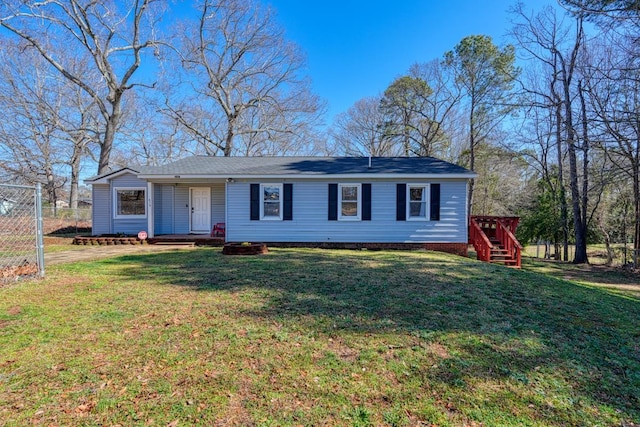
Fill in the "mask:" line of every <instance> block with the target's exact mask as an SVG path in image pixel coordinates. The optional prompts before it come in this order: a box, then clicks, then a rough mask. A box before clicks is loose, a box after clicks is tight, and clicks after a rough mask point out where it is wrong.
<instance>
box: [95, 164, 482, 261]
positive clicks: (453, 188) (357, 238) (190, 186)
mask: <svg viewBox="0 0 640 427" xmlns="http://www.w3.org/2000/svg"><path fill="white" fill-rule="evenodd" d="M475 176H476V174H475V173H474V172H472V171H470V170H467V169H465V168H463V167H460V166H457V165H454V164H452V163H448V162H445V161H442V160H438V159H435V158H432V157H373V158H368V157H209V156H193V157H189V158H185V159H182V160H178V161H175V162H172V163H169V164H166V165H162V166H144V167H134V168H122V169H119V170H116V171H112V172H109V173H105V174H102V175H99V176H95V177H92V178H89V179H87V180H86V181H85V182H86V183H87V184H91V185H92V202H93V233H94V234H96V235H100V234H115V233H125V234H136V233H138V232H139V231H142V230H144V231H146V232H147V234H148V236H149V237H154V236H159V235H172V234H209V233H211V231H212V228H213V227H214V225H215V224H217V223H225V224H226V236H225V238H226V241H229V242H243V241H253V242H268V243H272V244H282V245H285V244H301V243H304V244H312V245H317V246H329V247H331V246H334V247H338V246H340V245H346V246H353V244H362V245H363V246H364V247H388V248H390V247H407V246H409V247H412V246H416V247H423V248H427V249H435V250H444V251H447V252H454V253H460V254H466V252H467V242H468V223H469V220H468V218H467V197H466V195H467V187H468V184H469V181H470V180H471V179H473V178H474V177H475Z"/></svg>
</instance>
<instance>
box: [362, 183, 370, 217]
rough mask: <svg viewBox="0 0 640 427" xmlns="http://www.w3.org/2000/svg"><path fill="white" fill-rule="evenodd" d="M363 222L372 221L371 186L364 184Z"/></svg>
mask: <svg viewBox="0 0 640 427" xmlns="http://www.w3.org/2000/svg"><path fill="white" fill-rule="evenodd" d="M362 220H363V221H371V184H362Z"/></svg>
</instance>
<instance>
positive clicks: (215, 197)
mask: <svg viewBox="0 0 640 427" xmlns="http://www.w3.org/2000/svg"><path fill="white" fill-rule="evenodd" d="M224 191H225V185H224V184H223V183H220V184H213V185H212V186H211V228H213V225H214V224H216V223H218V222H226V220H225V214H226V212H225V211H226V209H225V200H226V197H225V194H224Z"/></svg>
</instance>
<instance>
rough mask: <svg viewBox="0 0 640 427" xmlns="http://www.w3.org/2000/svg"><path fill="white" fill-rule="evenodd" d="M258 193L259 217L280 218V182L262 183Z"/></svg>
mask: <svg viewBox="0 0 640 427" xmlns="http://www.w3.org/2000/svg"><path fill="white" fill-rule="evenodd" d="M260 194H262V203H261V204H260V209H261V211H260V218H262V219H282V184H262V185H261V186H260Z"/></svg>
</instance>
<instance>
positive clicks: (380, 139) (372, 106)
mask: <svg viewBox="0 0 640 427" xmlns="http://www.w3.org/2000/svg"><path fill="white" fill-rule="evenodd" d="M380 99H381V98H380V96H372V97H368V98H363V99H360V100H359V101H356V103H355V104H353V106H351V107H350V108H349V109H348V110H347V111H346V112H344V113H341V114H339V115H338V116H336V119H335V121H334V123H333V127H332V129H331V137H332V138H333V141H334V143H335V144H336V146H337V147H338V150H339V151H340V152H342V153H344V154H346V155H348V156H369V155H370V156H394V155H398V154H400V153H399V150H398V148H399V147H398V146H397V145H396V144H394V143H393V141H391V140H390V139H389V138H384V134H383V129H382V124H383V122H384V114H383V113H382V110H381V109H380Z"/></svg>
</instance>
